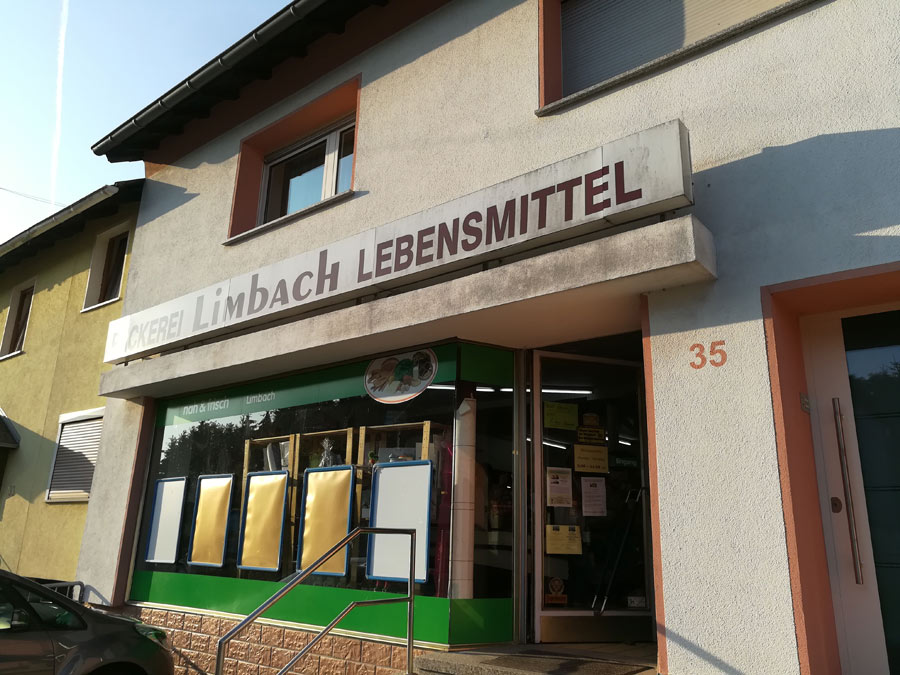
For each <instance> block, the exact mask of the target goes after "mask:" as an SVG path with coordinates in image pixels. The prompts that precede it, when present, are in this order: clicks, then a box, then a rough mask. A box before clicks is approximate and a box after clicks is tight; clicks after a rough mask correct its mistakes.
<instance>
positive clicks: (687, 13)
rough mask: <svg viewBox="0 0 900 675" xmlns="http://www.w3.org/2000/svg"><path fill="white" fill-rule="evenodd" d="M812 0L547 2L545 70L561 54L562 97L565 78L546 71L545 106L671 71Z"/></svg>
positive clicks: (544, 15)
mask: <svg viewBox="0 0 900 675" xmlns="http://www.w3.org/2000/svg"><path fill="white" fill-rule="evenodd" d="M811 1H812V0H790V1H788V2H785V0H740V1H723V0H667V1H666V2H659V1H658V0H541V9H542V15H541V16H542V20H543V22H544V27H545V33H546V34H545V36H544V42H545V44H544V45H543V49H544V50H545V53H544V66H543V67H544V68H545V69H548V70H554V69H555V68H558V67H559V63H558V59H559V56H560V52H561V60H562V64H561V69H562V85H561V91H560V87H559V85H558V78H559V75H558V74H554V73H553V72H547V73H542V75H543V77H544V80H545V84H544V85H543V87H544V89H545V91H544V92H543V98H542V105H543V104H546V103H550V102H552V101H553V100H555V99H556V98H559V97H560V95H561V96H569V95H570V94H574V93H576V92H579V91H582V90H585V89H588V88H591V87H594V86H596V85H602V84H604V83H609V84H610V86H613V85H615V84H616V83H618V82H620V81H621V80H622V79H623V77H622V76H626V74H628V75H633V76H637V75H640V74H643V73H645V72H648V71H650V70H652V69H654V68H658V67H661V66H664V65H666V64H668V63H671V62H672V61H674V60H675V59H677V58H679V57H684V56H687V55H689V54H694V53H696V52H698V51H700V50H702V49H706V48H708V47H710V46H711V45H713V44H715V43H716V42H719V41H721V40H724V39H727V38H729V37H731V36H732V35H735V34H737V33H739V32H741V31H745V30H748V29H750V28H752V27H754V26H756V25H759V24H760V23H762V22H764V21H768V20H770V19H773V18H775V17H777V16H780V15H782V14H784V13H786V12H787V11H789V10H791V9H793V8H795V7H798V6H800V5H802V4H805V3H807V2H811ZM560 32H561V37H560ZM560 43H561V44H560ZM560 47H561V49H560ZM554 52H555V53H554ZM555 82H556V83H557V84H555Z"/></svg>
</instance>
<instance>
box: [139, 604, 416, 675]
mask: <svg viewBox="0 0 900 675" xmlns="http://www.w3.org/2000/svg"><path fill="white" fill-rule="evenodd" d="M122 611H123V613H124V614H127V615H128V616H132V617H134V618H136V619H140V620H141V621H143V622H144V623H148V624H151V625H153V626H158V627H159V628H163V629H165V631H166V633H167V634H168V637H169V644H170V645H171V646H172V648H173V650H174V652H175V675H197V674H199V673H213V672H214V670H215V663H216V642H217V640H218V639H219V638H220V637H221V636H222V635H224V634H225V633H227V632H228V631H229V630H231V629H232V628H233V627H234V626H236V625H237V623H238V622H237V621H236V620H234V619H222V618H219V617H214V616H207V615H204V614H196V613H191V612H176V611H169V610H164V609H150V608H147V607H132V606H126V607H124V608H122ZM314 636H315V633H312V632H310V631H305V630H299V629H293V628H282V627H280V626H268V625H265V624H258V623H256V624H252V625H250V626H248V627H247V628H246V629H244V631H243V632H242V633H239V634H238V636H237V638H235V639H234V640H232V641H231V643H230V644H229V645H228V651H227V653H226V658H225V668H224V670H223V672H224V673H225V674H226V675H276V673H278V671H279V670H280V669H281V668H283V667H284V665H285V664H286V663H287V662H288V661H290V660H291V659H292V658H293V657H294V656H296V654H297V652H298V651H300V649H302V648H303V647H304V646H305V645H306V644H307V643H308V642H309V640H311V639H312V638H313V637H314ZM425 653H426V651H425V650H422V649H417V650H416V655H417V656H418V655H420V654H425ZM291 673H295V674H302V675H402V674H403V673H406V647H405V646H399V645H391V644H386V643H383V642H374V641H370V640H360V639H357V638H350V637H343V636H339V635H329V636H327V637H325V638H324V639H323V640H321V641H320V642H319V643H318V644H317V645H316V646H315V647H314V648H313V650H312V651H311V652H310V653H309V654H307V655H306V656H304V657H303V658H302V659H301V660H300V661H299V662H298V663H297V665H296V666H295V667H294V668H293V669H292V670H291Z"/></svg>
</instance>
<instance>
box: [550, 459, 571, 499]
mask: <svg viewBox="0 0 900 675" xmlns="http://www.w3.org/2000/svg"><path fill="white" fill-rule="evenodd" d="M547 506H572V469H567V468H562V467H554V466H548V467H547Z"/></svg>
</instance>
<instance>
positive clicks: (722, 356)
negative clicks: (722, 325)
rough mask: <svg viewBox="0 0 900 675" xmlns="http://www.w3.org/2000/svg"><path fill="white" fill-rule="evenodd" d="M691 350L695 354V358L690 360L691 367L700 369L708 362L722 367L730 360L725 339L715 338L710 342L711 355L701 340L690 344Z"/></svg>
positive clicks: (716, 366)
mask: <svg viewBox="0 0 900 675" xmlns="http://www.w3.org/2000/svg"><path fill="white" fill-rule="evenodd" d="M690 351H691V353H692V354H693V355H694V360H693V361H691V362H690V366H691V368H693V369H694V370H700V369H701V368H703V367H704V366H706V364H707V363H708V364H709V365H711V366H713V367H715V368H721V367H722V366H724V365H725V362H726V361H728V354H727V353H726V352H725V340H714V341H713V342H710V343H709V356H707V355H706V353H705V349H704V347H703V345H702V344H700V343H699V342H697V343H695V344H692V345H691V346H690Z"/></svg>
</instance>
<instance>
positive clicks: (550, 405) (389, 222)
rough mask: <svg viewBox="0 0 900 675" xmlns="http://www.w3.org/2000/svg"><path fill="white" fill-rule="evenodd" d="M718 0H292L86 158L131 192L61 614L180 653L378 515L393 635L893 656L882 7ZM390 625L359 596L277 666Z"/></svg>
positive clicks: (889, 21) (321, 586) (668, 651)
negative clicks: (116, 308)
mask: <svg viewBox="0 0 900 675" xmlns="http://www.w3.org/2000/svg"><path fill="white" fill-rule="evenodd" d="M713 4H717V5H723V4H724V3H713ZM713 4H709V3H700V2H687V1H685V2H677V3H667V7H668V8H667V9H665V10H662V9H660V8H659V7H658V6H657V5H655V4H652V3H647V4H646V6H645V4H644V3H639V4H634V3H629V4H628V5H627V7H626V6H625V5H624V4H623V6H622V7H620V8H617V7H618V6H617V5H616V4H615V3H592V2H587V1H579V0H566V1H565V2H560V1H558V0H509V1H503V2H500V1H498V2H491V3H484V2H466V1H463V0H457V1H453V2H431V3H421V2H412V1H411V0H407V1H404V0H390V1H389V2H386V3H374V4H373V3H367V2H337V1H336V2H327V3H309V2H297V3H294V4H293V5H290V6H289V7H287V8H286V9H285V10H284V11H282V12H280V13H279V14H277V15H276V16H275V17H273V18H272V19H270V20H269V21H268V22H266V23H265V24H263V25H262V26H260V27H259V28H258V29H257V30H255V31H254V32H252V33H251V34H249V35H248V36H247V38H245V39H244V40H242V41H240V42H238V43H237V44H236V45H234V46H233V47H232V48H230V49H229V50H227V51H226V52H224V53H223V54H222V55H221V56H220V57H219V58H218V59H216V60H214V61H212V62H210V63H209V64H207V65H206V66H204V67H203V68H201V69H200V70H199V71H197V72H196V73H194V74H193V75H192V76H190V77H189V78H188V79H187V80H185V81H184V82H182V83H181V84H179V85H178V86H177V87H175V88H174V89H172V90H171V91H170V92H168V93H166V94H164V95H163V96H162V97H161V98H160V99H158V100H157V101H154V102H153V103H152V104H151V105H149V106H148V107H147V108H145V109H144V110H143V111H141V112H140V113H138V114H137V115H136V116H135V117H134V118H133V119H131V120H128V121H126V122H125V123H124V124H123V125H122V126H120V127H119V128H117V129H116V130H114V131H113V132H111V133H110V135H109V136H108V137H106V138H104V139H103V140H102V141H100V142H98V143H97V145H96V146H95V148H94V149H95V152H97V153H98V154H105V155H106V156H107V157H108V158H109V159H110V160H112V161H121V160H128V159H142V160H143V161H144V162H145V163H146V166H147V179H146V185H145V189H144V194H143V199H142V202H141V207H140V214H139V216H138V228H137V230H136V234H135V241H134V252H135V257H134V264H133V265H132V266H131V269H130V271H129V275H130V280H131V282H132V284H131V285H132V288H131V290H130V293H129V295H128V297H127V298H126V300H125V306H124V312H123V317H122V319H120V320H117V321H114V322H112V323H111V325H110V329H109V333H108V337H107V349H106V356H105V359H106V361H107V362H109V363H111V364H115V365H114V366H113V367H112V368H111V369H110V370H108V371H107V372H106V373H104V375H103V377H102V380H101V385H100V392H101V394H103V395H105V396H107V397H109V402H108V404H107V408H106V417H105V433H104V437H103V446H102V448H101V451H100V456H99V460H98V464H97V469H96V474H95V481H94V490H93V492H92V497H91V501H90V503H89V507H88V517H87V523H86V529H85V538H84V543H83V544H82V549H81V554H80V558H79V562H78V573H77V575H78V578H79V579H81V580H83V581H84V582H85V583H87V584H88V586H89V587H90V589H91V591H92V593H93V596H92V597H93V599H94V600H95V601H98V602H102V603H106V604H113V605H121V604H123V603H131V605H132V606H135V607H137V608H138V609H137V610H132V611H138V612H141V613H146V614H148V615H150V616H151V618H154V620H158V621H165V622H171V625H172V627H173V628H174V629H175V631H176V633H175V637H176V640H177V641H178V642H177V644H179V645H180V647H181V648H183V650H184V651H183V663H182V667H191V666H192V665H193V666H194V667H197V668H200V669H203V668H207V667H208V666H209V663H210V662H209V658H210V656H209V654H210V653H211V652H210V647H209V644H211V641H210V636H213V637H214V636H215V632H212V633H204V632H202V631H200V630H194V628H191V629H188V628H186V625H187V623H186V622H191V625H192V626H194V625H195V624H196V625H197V626H202V625H203V621H204V620H207V619H208V620H210V621H224V622H228V621H233V620H234V617H235V616H239V615H242V614H246V613H248V612H250V611H252V610H253V609H254V608H255V607H256V606H258V605H259V604H260V603H261V602H262V601H263V600H264V599H265V598H266V597H267V596H268V595H270V594H271V593H273V592H274V591H275V590H276V589H277V588H279V587H280V583H279V582H280V581H282V580H283V579H284V578H286V577H288V576H289V575H291V574H292V573H293V572H294V571H295V570H297V569H304V568H306V567H308V566H309V565H310V564H312V563H313V562H314V561H315V559H316V557H317V554H319V553H322V552H324V551H325V550H327V548H328V546H327V544H328V543H329V542H330V543H335V542H336V541H338V540H339V536H340V534H342V533H346V532H347V531H348V529H349V528H351V527H352V526H354V525H371V524H374V525H375V526H378V525H379V523H381V524H382V526H383V525H384V524H385V523H387V524H389V525H394V526H399V525H405V526H406V527H416V528H417V530H418V532H419V534H420V536H418V537H417V549H416V552H417V556H416V558H415V561H414V562H415V575H416V580H417V582H418V583H417V584H416V586H417V593H418V597H417V600H416V620H415V638H416V641H417V645H418V647H419V648H422V649H427V648H431V649H445V650H446V649H451V650H452V649H457V648H461V647H465V646H467V645H473V644H482V643H501V642H511V641H519V642H542V643H543V642H566V641H578V642H591V641H648V642H655V643H656V645H657V654H658V657H657V664H658V668H659V671H660V672H663V673H679V674H681V673H690V674H696V673H713V672H716V673H718V672H736V673H737V672H742V673H743V672H747V673H751V672H752V673H773V674H775V673H777V674H779V675H781V674H784V673H816V674H818V673H837V672H847V673H882V672H884V673H886V672H889V668H890V666H891V665H893V667H894V669H897V668H900V662H898V658H900V657H898V644H900V643H898V640H900V603H898V601H897V600H896V598H897V597H898V596H897V593H898V588H900V586H898V584H900V580H898V578H897V575H896V570H897V569H898V564H900V558H897V555H896V541H897V540H898V539H897V534H898V533H897V529H896V528H897V526H896V524H895V521H896V519H895V518H892V517H891V515H890V514H891V513H894V512H896V509H895V506H896V502H895V501H894V500H895V499H896V497H895V495H896V494H897V492H896V486H897V485H898V482H897V480H896V477H897V475H898V471H900V468H898V463H897V460H896V457H895V456H893V455H891V454H890V451H889V448H890V447H891V446H890V439H891V438H892V433H893V432H892V431H891V429H892V426H891V425H892V424H893V420H894V419H895V417H894V415H895V414H896V410H897V408H896V407H893V406H892V404H891V401H896V400H897V399H896V396H897V388H896V386H897V385H896V384H895V380H894V379H893V378H896V368H895V365H893V364H895V361H892V359H893V358H894V357H893V356H892V354H893V352H892V351H891V350H892V349H896V345H898V344H900V335H898V332H897V330H896V328H897V323H896V317H897V316H898V315H897V314H896V313H895V312H896V311H897V309H898V307H900V305H898V304H897V303H898V301H900V285H898V276H897V275H898V273H900V267H898V260H900V248H898V244H897V235H898V232H900V208H898V206H900V204H898V198H897V191H896V189H895V188H896V184H897V180H898V178H900V175H898V162H897V159H896V157H897V156H898V152H897V151H898V149H900V148H898V146H900V136H898V133H897V127H898V120H900V105H898V100H900V98H898V96H897V95H898V93H900V92H898V86H897V83H898V82H900V77H898V69H897V63H898V58H897V57H898V56H900V54H898V46H897V41H896V39H895V36H896V33H897V29H898V25H900V13H898V11H897V8H896V7H895V3H892V2H888V1H887V0H865V1H860V2H852V1H850V0H833V1H830V2H808V1H796V0H795V1H793V2H754V3H745V4H744V6H743V8H742V9H740V10H735V9H734V8H731V7H725V8H723V7H719V8H718V9H717V8H715V7H713ZM336 467H343V468H336ZM422 467H425V468H422ZM341 481H343V482H341ZM326 484H328V485H330V487H328V488H325V487H321V486H323V485H326ZM379 485H380V486H382V489H381V490H379ZM317 486H318V487H317ZM385 486H388V487H385ZM326 495H327V498H326ZM317 497H318V498H317ZM323 503H327V504H328V505H329V506H328V507H327V508H324V510H322V509H323V507H322V506H321V505H322V504H323ZM263 504H268V507H267V509H263V508H262V505H263ZM317 504H318V505H319V506H316V505H317ZM254 507H255V508H254ZM316 509H320V510H318V511H317V510H316ZM892 509H893V510H892ZM380 536H382V537H384V536H385V535H380ZM404 556H406V557H407V558H408V556H409V550H408V548H407V544H406V543H400V540H399V539H397V538H395V539H394V540H388V539H381V540H379V539H378V536H376V537H375V538H374V539H373V540H372V541H371V542H370V543H369V544H368V545H366V544H364V543H363V542H361V541H360V542H357V543H355V544H353V545H352V546H350V548H349V550H348V551H346V552H345V553H344V555H342V556H341V555H339V556H337V557H336V558H332V559H331V560H330V561H329V562H328V563H326V565H327V566H333V567H327V568H326V569H325V570H323V571H327V572H328V573H327V574H323V575H320V576H316V577H314V579H313V580H312V581H311V582H310V583H309V584H305V585H303V586H301V587H299V588H297V589H296V590H295V591H293V592H292V594H291V595H289V596H288V598H287V599H286V600H284V601H283V602H282V603H280V604H279V605H277V606H276V607H275V608H273V609H272V610H270V612H269V613H268V614H266V615H265V617H264V621H263V624H264V625H263V628H262V632H260V633H259V634H258V635H259V637H258V639H256V640H253V639H249V638H248V639H247V640H244V641H240V640H239V641H238V642H237V643H235V644H236V645H239V646H238V647H235V651H234V652H233V653H232V656H233V657H234V658H235V659H237V660H238V661H240V662H242V663H243V664H244V665H243V666H241V667H242V668H245V670H246V669H249V670H254V669H255V672H268V671H264V670H263V669H264V668H269V667H273V666H280V665H283V663H285V661H284V660H283V657H285V654H284V652H286V651H287V649H286V646H287V645H286V643H285V640H287V639H288V638H287V637H286V636H287V635H289V634H291V635H294V633H293V632H291V631H292V630H301V632H300V633H296V635H303V633H302V629H307V628H316V627H321V626H323V625H325V624H327V623H328V622H329V621H330V620H331V618H333V617H334V616H335V615H336V614H337V613H338V612H340V611H341V610H342V609H343V608H344V607H345V606H346V605H347V603H348V602H350V601H353V600H367V599H378V598H386V597H391V596H389V595H386V594H391V593H393V594H401V595H402V594H403V593H405V585H404V583H403V582H402V580H403V579H405V578H406V577H405V576H404V574H401V573H400V572H398V570H402V567H403V565H404V564H407V563H408V560H407V561H406V562H404ZM222 625H225V624H219V627H220V628H221V626H222ZM405 628H406V624H405V614H404V613H403V609H402V606H386V607H385V608H378V609H375V608H365V609H360V610H357V613H355V614H352V615H351V616H350V617H348V618H347V619H346V620H345V621H344V622H343V623H342V624H341V625H340V626H339V628H338V630H337V633H336V634H337V635H338V637H335V638H334V641H333V642H330V643H328V647H323V648H322V649H319V651H318V652H317V654H316V655H315V657H314V658H315V660H314V662H310V663H311V664H312V665H309V666H308V667H309V668H312V669H315V668H318V669H319V671H320V672H325V671H328V672H331V671H330V669H332V668H336V669H337V670H338V671H340V672H343V670H342V669H343V668H345V667H348V668H350V667H351V666H345V665H343V664H341V663H340V661H341V660H344V661H346V662H347V663H350V664H353V665H352V668H353V669H357V670H358V669H360V668H363V666H365V665H366V661H367V659H366V657H364V653H366V650H370V651H371V650H374V649H376V647H378V645H379V644H381V643H384V642H388V643H389V642H398V641H402V638H403V636H404V635H405ZM266 631H269V632H270V633H271V632H273V631H274V632H278V631H281V632H280V633H278V635H280V636H281V637H280V640H281V642H280V643H278V642H277V641H276V642H266V641H265V640H264V639H263V638H262V635H263V634H264V633H266ZM195 638H196V643H197V645H198V646H194V641H195ZM275 639H276V640H277V638H275ZM304 639H306V638H292V640H293V643H294V645H296V643H297V642H298V641H299V642H302V641H303V640H304ZM360 640H362V642H360ZM204 645H205V647H204ZM241 645H242V646H241ZM254 645H255V646H254ZM387 654H388V656H387V661H385V660H384V658H385V657H384V654H382V656H381V657H379V658H380V659H381V660H380V661H379V662H378V664H379V667H383V668H390V667H394V668H400V667H402V663H398V662H397V660H396V658H395V659H394V661H392V660H391V659H392V657H391V654H390V650H389V649H388V652H387ZM198 663H199V665H197V664H198Z"/></svg>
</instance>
